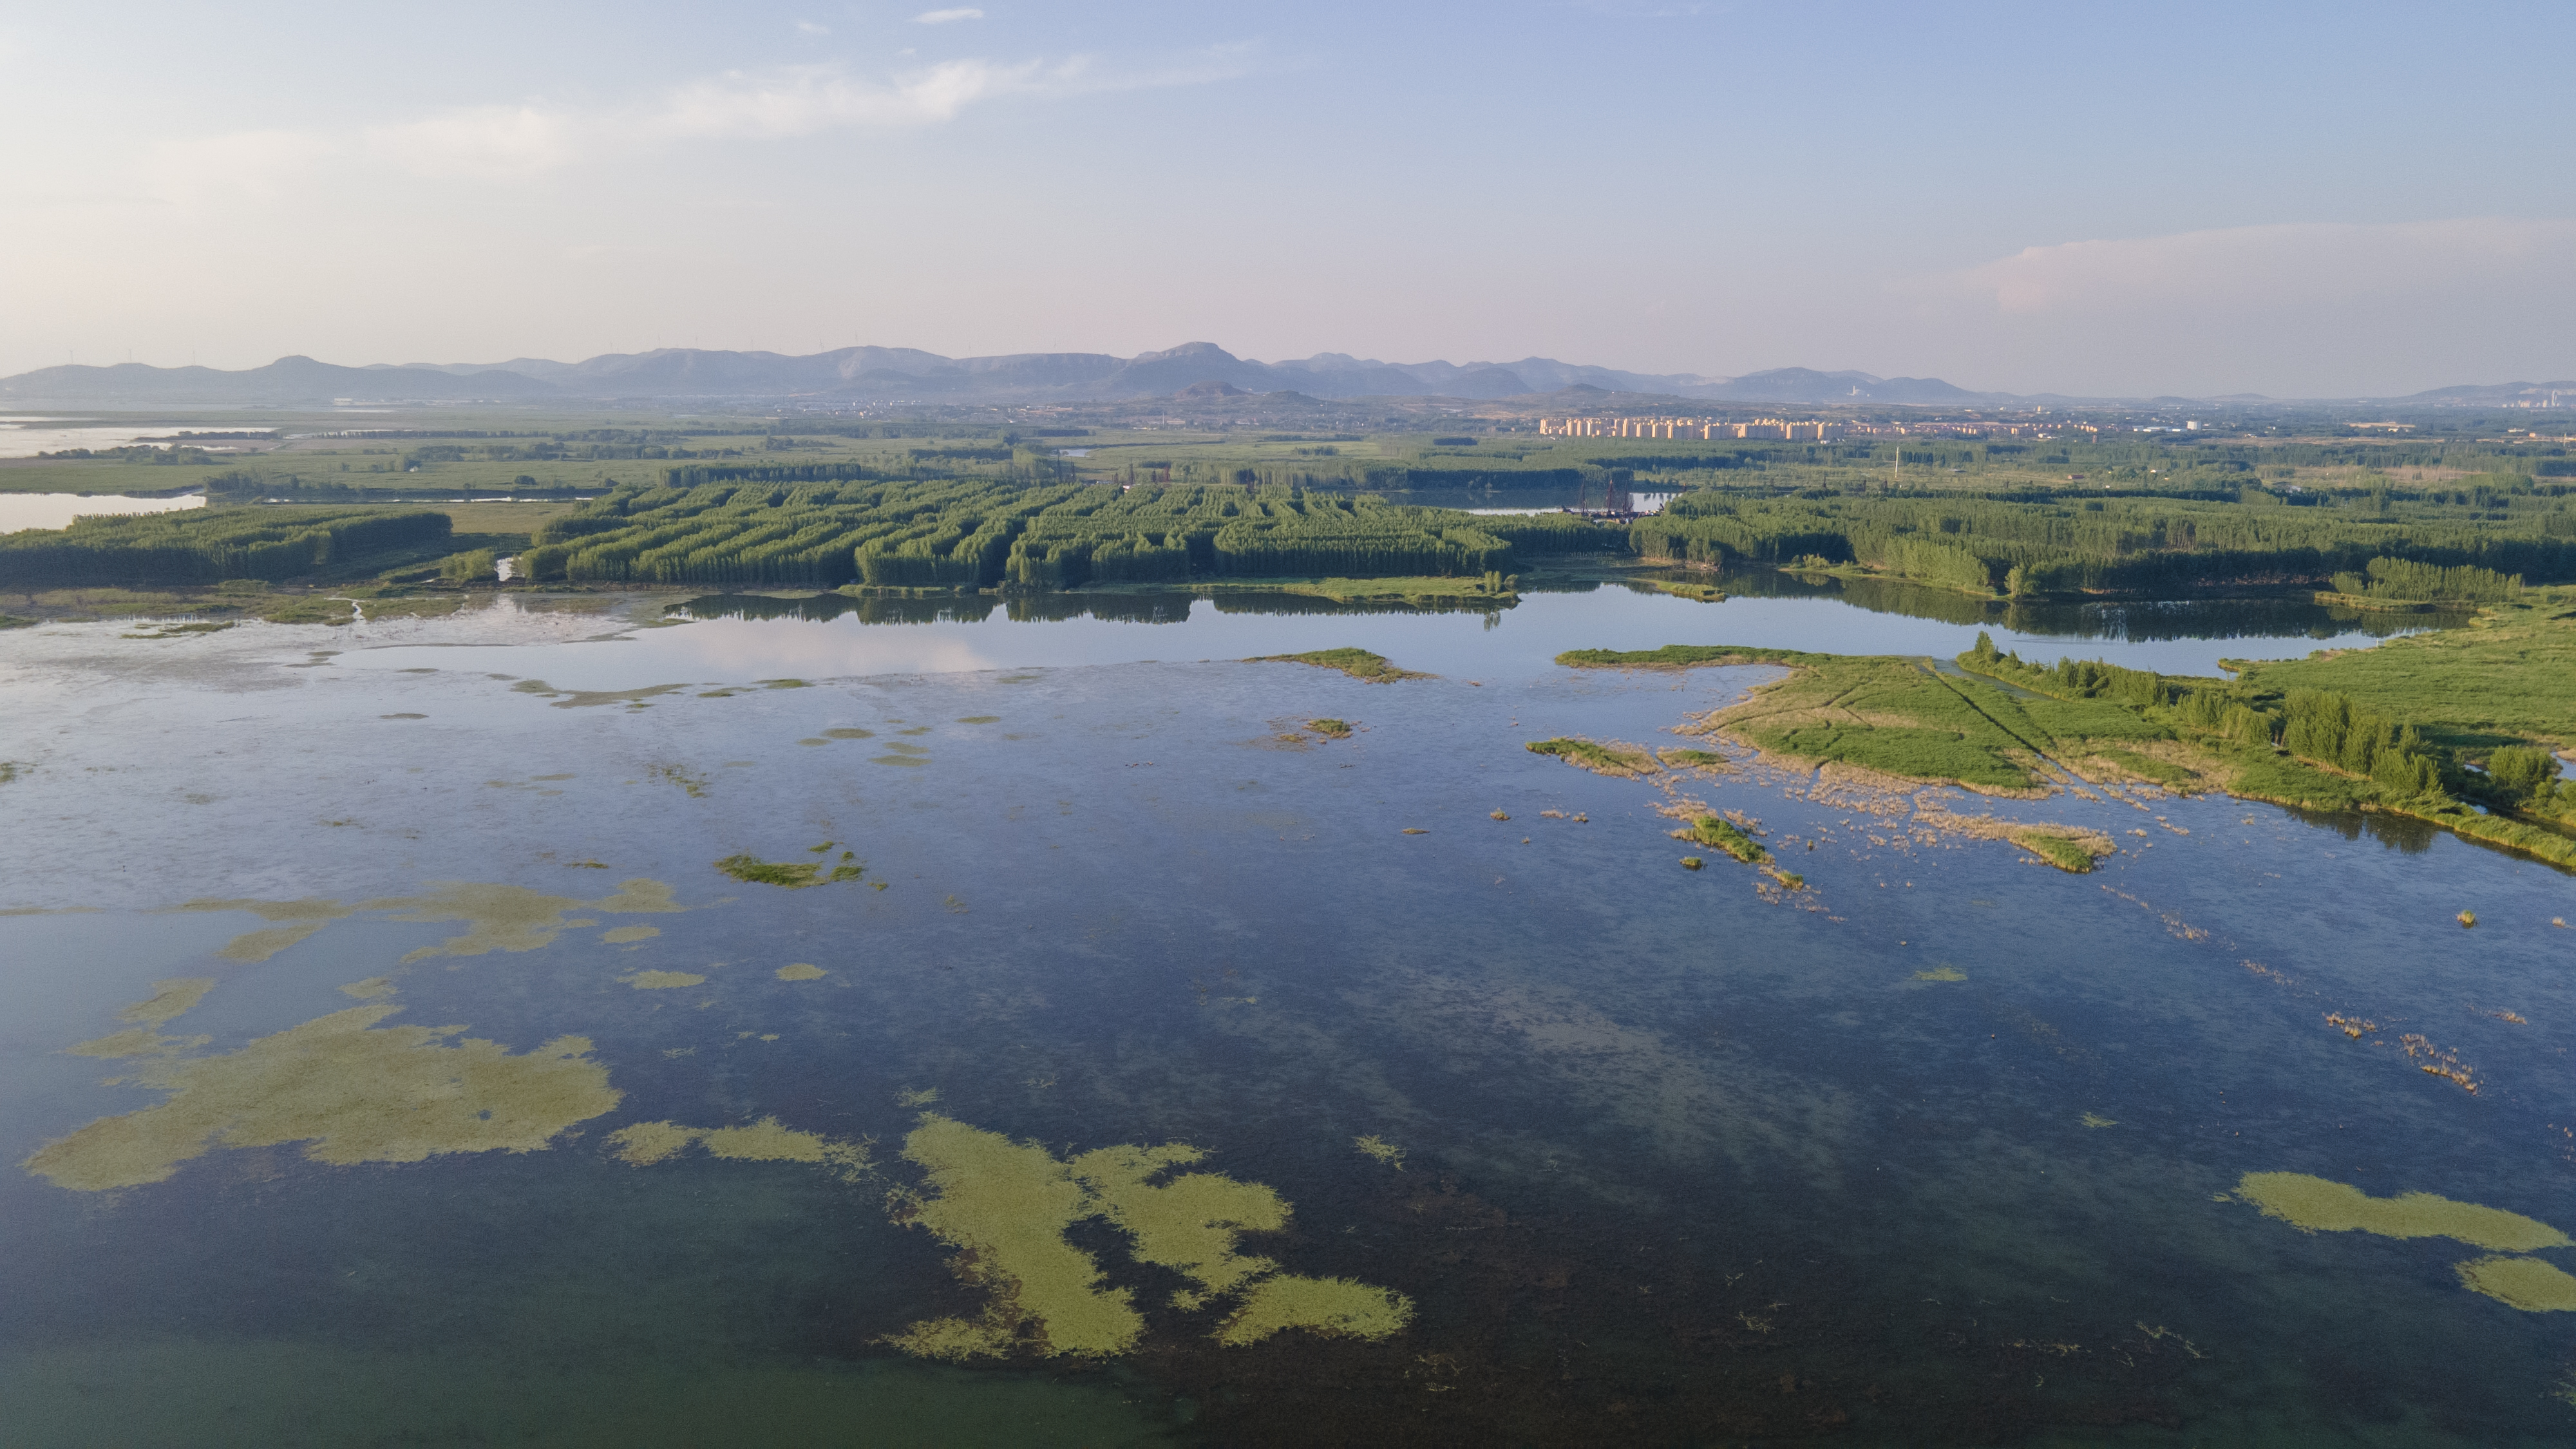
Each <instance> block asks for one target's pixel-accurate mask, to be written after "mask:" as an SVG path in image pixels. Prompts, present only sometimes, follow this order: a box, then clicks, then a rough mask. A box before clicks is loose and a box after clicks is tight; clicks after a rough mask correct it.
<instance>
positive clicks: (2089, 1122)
mask: <svg viewBox="0 0 2576 1449" xmlns="http://www.w3.org/2000/svg"><path fill="white" fill-rule="evenodd" d="M2075 1120H2076V1121H2078V1122H2081V1123H2083V1124H2084V1125H2085V1126H2087V1127H2117V1126H2119V1125H2120V1119H2119V1118H2117V1117H2105V1116H2103V1115H2102V1114H2101V1113H2099V1112H2087V1113H2085V1114H2084V1115H2083V1116H2081V1117H2078V1118H2076V1119H2075Z"/></svg>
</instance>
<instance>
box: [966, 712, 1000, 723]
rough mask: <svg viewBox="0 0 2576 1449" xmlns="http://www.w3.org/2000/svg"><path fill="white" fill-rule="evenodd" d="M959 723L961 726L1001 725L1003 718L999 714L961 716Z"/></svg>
mask: <svg viewBox="0 0 2576 1449" xmlns="http://www.w3.org/2000/svg"><path fill="white" fill-rule="evenodd" d="M957 722H958V723H959V724H1000V723H1001V722H1002V717H1001V716H1000V715H998V714H970V715H964V716H961V717H960V718H959V719H958V721H957Z"/></svg>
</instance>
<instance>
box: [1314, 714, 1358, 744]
mask: <svg viewBox="0 0 2576 1449" xmlns="http://www.w3.org/2000/svg"><path fill="white" fill-rule="evenodd" d="M1306 728H1308V729H1310V730H1313V731H1314V732H1315V733H1317V734H1319V735H1322V736H1323V737H1324V738H1326V739H1328V740H1346V739H1349V738H1350V737H1351V722H1350V721H1349V720H1346V719H1310V720H1308V721H1306Z"/></svg>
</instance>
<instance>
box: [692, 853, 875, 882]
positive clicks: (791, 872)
mask: <svg viewBox="0 0 2576 1449" xmlns="http://www.w3.org/2000/svg"><path fill="white" fill-rule="evenodd" d="M841 858H842V860H843V861H844V862H847V861H848V860H849V853H848V852H846V851H844V852H843V853H842V857H841ZM716 869H718V870H720V871H723V872H724V873H725V874H727V875H729V876H732V877H733V878H734V879H735V880H738V881H741V882H743V883H744V884H745V885H771V886H777V887H778V888H780V889H781V890H791V891H801V890H803V889H805V888H806V887H808V886H818V885H831V884H833V883H835V882H838V881H851V880H857V879H858V878H859V877H860V876H863V875H865V874H867V867H866V866H863V865H856V864H847V863H845V864H841V865H836V866H832V867H830V868H829V869H828V870H827V869H826V868H825V864H824V862H822V861H819V860H762V859H761V858H760V857H759V856H756V855H753V854H751V853H750V852H748V851H745V852H744V853H742V854H740V855H728V856H726V857H725V858H724V859H722V860H719V861H717V862H716Z"/></svg>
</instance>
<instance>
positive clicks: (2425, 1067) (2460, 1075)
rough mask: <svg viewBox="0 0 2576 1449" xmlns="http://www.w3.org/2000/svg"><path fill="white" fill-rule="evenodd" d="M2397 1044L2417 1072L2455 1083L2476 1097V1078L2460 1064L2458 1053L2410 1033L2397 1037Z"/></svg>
mask: <svg viewBox="0 0 2576 1449" xmlns="http://www.w3.org/2000/svg"><path fill="white" fill-rule="evenodd" d="M2397 1044H2398V1046H2400V1047H2402V1048H2403V1049H2404V1050H2405V1052H2406V1059H2407V1060H2408V1061H2411V1062H2414V1063H2415V1068H2416V1070H2417V1071H2420V1072H2423V1073H2425V1074H2426V1075H2428V1076H2435V1077H2440V1078H2442V1079H2443V1080H2445V1081H2451V1082H2457V1083H2458V1084H2459V1085H2460V1087H2461V1089H2462V1090H2464V1091H2466V1092H2467V1093H2468V1094H2469V1095H2470V1096H2473V1097H2474V1096H2476V1095H2477V1092H2478V1082H2477V1076H2476V1074H2475V1073H2474V1072H2473V1071H2472V1070H2471V1069H2470V1068H2469V1067H2467V1066H2465V1065H2463V1064H2462V1063H2461V1061H2460V1054H2459V1053H2458V1052H2455V1051H2452V1050H2450V1049H2448V1048H2446V1047H2437V1046H2435V1045H2433V1043H2432V1042H2431V1040H2429V1039H2428V1038H2426V1037H2424V1036H2421V1035H2419V1034H2417V1033H2415V1032H2411V1031H2410V1032H2408V1033H2406V1034H2405V1035H2404V1036H2401V1037H2399V1038H2398V1039H2397Z"/></svg>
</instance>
